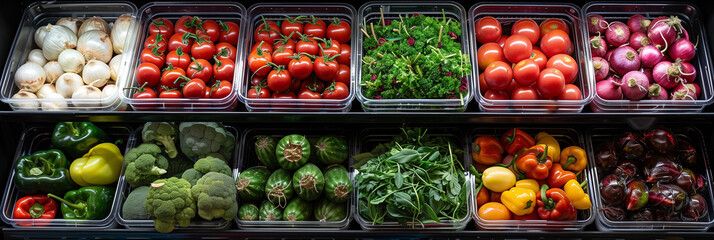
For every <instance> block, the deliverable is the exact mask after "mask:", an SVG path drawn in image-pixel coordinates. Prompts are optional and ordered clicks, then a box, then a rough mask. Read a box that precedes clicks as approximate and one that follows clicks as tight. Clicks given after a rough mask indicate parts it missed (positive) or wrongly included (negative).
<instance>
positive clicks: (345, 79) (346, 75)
mask: <svg viewBox="0 0 714 240" xmlns="http://www.w3.org/2000/svg"><path fill="white" fill-rule="evenodd" d="M335 81H338V82H341V83H344V84H345V85H350V67H349V66H347V65H344V64H340V65H339V66H338V67H337V75H335Z"/></svg>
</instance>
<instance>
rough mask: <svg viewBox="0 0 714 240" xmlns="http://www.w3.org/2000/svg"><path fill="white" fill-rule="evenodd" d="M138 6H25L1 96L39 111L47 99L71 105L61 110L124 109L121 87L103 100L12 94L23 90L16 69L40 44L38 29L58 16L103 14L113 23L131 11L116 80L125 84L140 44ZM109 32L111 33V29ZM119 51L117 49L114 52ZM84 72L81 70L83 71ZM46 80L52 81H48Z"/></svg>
mask: <svg viewBox="0 0 714 240" xmlns="http://www.w3.org/2000/svg"><path fill="white" fill-rule="evenodd" d="M136 13H137V10H136V6H134V4H133V3H131V2H123V1H118V2H95V3H90V2H35V3H33V4H30V6H28V7H27V9H25V12H24V13H23V15H22V18H21V19H20V26H19V27H18V28H17V33H16V34H15V40H14V41H13V44H12V47H11V48H10V53H9V54H8V57H7V61H6V62H5V70H4V71H3V74H2V81H1V83H0V88H2V90H0V94H1V95H0V100H1V101H3V102H4V103H7V104H9V105H10V107H12V109H13V110H15V111H37V110H42V108H41V107H40V106H41V105H42V104H43V103H60V104H61V103H63V104H66V105H67V107H61V108H59V110H60V111H113V110H117V109H119V110H123V109H125V107H126V105H125V104H123V103H122V102H121V101H120V99H119V95H121V93H120V92H119V91H118V90H117V91H115V92H114V94H111V95H109V96H102V98H101V99H100V100H90V99H74V100H73V99H14V98H12V96H13V95H14V94H15V93H17V92H18V91H19V89H18V87H17V86H16V85H15V82H14V79H15V72H16V71H17V69H18V68H19V67H20V66H22V65H23V64H24V63H25V62H27V61H28V54H29V53H30V51H31V50H32V49H36V48H38V47H37V46H36V44H35V41H34V34H35V30H36V29H38V28H40V27H42V26H47V24H55V23H56V22H57V20H58V19H60V18H63V17H72V18H90V17H95V16H96V17H100V18H102V19H104V20H105V21H106V22H107V23H109V24H112V23H113V22H114V21H115V20H116V19H117V18H118V17H119V16H121V15H122V14H131V16H133V21H132V23H131V26H130V28H129V29H130V30H129V33H128V34H127V36H126V42H125V45H124V49H125V51H124V54H123V55H122V61H121V64H120V66H121V69H120V72H118V73H117V74H118V78H117V80H116V84H117V87H121V86H122V85H123V84H124V82H127V81H128V79H130V78H128V67H127V66H128V65H129V60H130V59H131V58H132V57H133V56H134V55H133V54H134V53H133V52H132V51H130V50H129V49H131V48H133V46H134V44H136V41H135V39H136V31H137V30H138V29H137V28H138V21H137V20H136ZM107 34H110V32H109V33H107ZM114 55H116V54H114V53H113V55H112V56H114ZM80 76H81V74H80ZM45 83H49V81H46V82H45ZM33 103H34V104H36V105H37V106H38V107H34V106H28V104H33ZM97 103H101V105H100V106H92V107H86V106H77V105H81V104H85V105H87V104H97Z"/></svg>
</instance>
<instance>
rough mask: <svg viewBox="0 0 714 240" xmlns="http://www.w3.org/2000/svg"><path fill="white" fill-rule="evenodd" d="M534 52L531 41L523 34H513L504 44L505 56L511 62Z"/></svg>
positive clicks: (516, 61) (527, 56)
mask: <svg viewBox="0 0 714 240" xmlns="http://www.w3.org/2000/svg"><path fill="white" fill-rule="evenodd" d="M532 52H533V45H531V41H530V40H528V38H527V37H525V36H523V35H511V36H510V37H508V39H506V43H505V45H503V56H504V57H506V59H507V60H508V61H509V62H511V63H518V62H520V61H521V60H523V59H526V58H529V57H531V53H532Z"/></svg>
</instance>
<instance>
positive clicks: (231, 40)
mask: <svg viewBox="0 0 714 240" xmlns="http://www.w3.org/2000/svg"><path fill="white" fill-rule="evenodd" d="M218 26H220V28H221V33H220V34H219V36H218V41H219V42H224V43H228V44H231V45H237V44H238V33H239V32H240V27H239V26H238V24H236V23H234V22H224V21H220V20H219V21H218Z"/></svg>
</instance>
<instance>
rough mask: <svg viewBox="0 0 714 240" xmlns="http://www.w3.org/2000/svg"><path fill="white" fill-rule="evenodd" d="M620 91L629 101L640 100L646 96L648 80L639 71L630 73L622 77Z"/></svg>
mask: <svg viewBox="0 0 714 240" xmlns="http://www.w3.org/2000/svg"><path fill="white" fill-rule="evenodd" d="M620 84H621V86H620V90H621V91H622V94H623V95H625V97H626V98H628V99H630V100H640V99H642V98H644V97H645V96H647V93H648V91H649V87H650V80H649V79H648V78H647V76H646V75H645V74H644V73H642V72H640V71H631V72H628V73H627V74H625V75H624V76H622V80H621V82H620Z"/></svg>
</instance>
